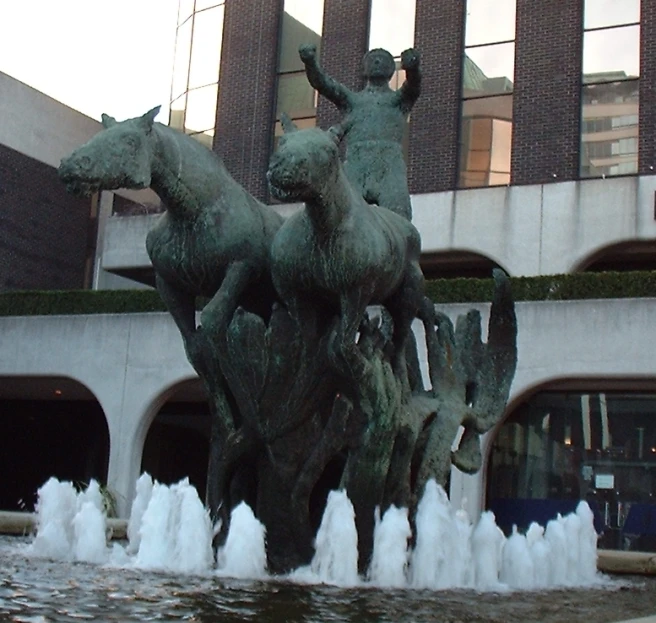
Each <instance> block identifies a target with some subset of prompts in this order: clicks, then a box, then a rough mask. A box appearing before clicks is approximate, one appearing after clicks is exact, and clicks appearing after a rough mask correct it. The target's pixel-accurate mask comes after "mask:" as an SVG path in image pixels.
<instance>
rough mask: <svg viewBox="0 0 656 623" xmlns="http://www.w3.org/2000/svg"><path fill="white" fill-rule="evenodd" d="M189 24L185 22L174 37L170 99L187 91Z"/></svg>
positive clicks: (189, 43)
mask: <svg viewBox="0 0 656 623" xmlns="http://www.w3.org/2000/svg"><path fill="white" fill-rule="evenodd" d="M191 23H192V20H188V21H186V22H185V23H184V24H182V26H180V27H179V28H178V32H177V34H176V37H175V57H174V59H173V80H172V82H171V99H174V98H176V97H178V96H179V95H181V94H182V93H184V92H185V91H186V90H187V79H188V77H189V54H190V52H191Z"/></svg>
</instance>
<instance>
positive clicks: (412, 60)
mask: <svg viewBox="0 0 656 623" xmlns="http://www.w3.org/2000/svg"><path fill="white" fill-rule="evenodd" d="M418 67H419V52H417V50H415V49H414V48H408V49H407V50H404V51H403V52H401V69H417V68H418Z"/></svg>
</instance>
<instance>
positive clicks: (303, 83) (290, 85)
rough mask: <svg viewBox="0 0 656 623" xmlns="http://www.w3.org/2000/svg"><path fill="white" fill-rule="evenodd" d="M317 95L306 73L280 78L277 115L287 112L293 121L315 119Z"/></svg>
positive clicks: (286, 75)
mask: <svg viewBox="0 0 656 623" xmlns="http://www.w3.org/2000/svg"><path fill="white" fill-rule="evenodd" d="M316 107H317V95H316V92H315V90H314V89H313V88H312V87H311V86H310V83H309V82H308V79H307V76H306V75H305V72H299V73H293V74H280V76H278V100H277V102H276V113H277V115H280V114H281V113H283V112H286V113H287V114H288V115H289V116H290V117H291V118H292V119H295V118H299V117H313V116H314V115H315V114H316Z"/></svg>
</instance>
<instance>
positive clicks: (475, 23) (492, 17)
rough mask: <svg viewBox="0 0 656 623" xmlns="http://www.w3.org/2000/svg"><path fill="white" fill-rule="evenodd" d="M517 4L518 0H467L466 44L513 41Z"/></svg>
mask: <svg viewBox="0 0 656 623" xmlns="http://www.w3.org/2000/svg"><path fill="white" fill-rule="evenodd" d="M515 5H516V0H467V18H466V22H465V45H466V46H470V45H481V44H483V43H497V42H499V41H512V40H513V39H514V38H515ZM511 75H512V74H511Z"/></svg>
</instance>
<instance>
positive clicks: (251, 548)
mask: <svg viewBox="0 0 656 623" xmlns="http://www.w3.org/2000/svg"><path fill="white" fill-rule="evenodd" d="M266 564H267V558H266V530H265V528H264V526H263V525H262V524H261V523H260V522H259V521H258V520H257V518H256V517H255V515H254V514H253V511H252V510H251V507H250V506H248V504H246V502H242V503H241V504H239V505H238V506H236V507H235V508H234V509H233V510H232V513H231V514H230V529H229V530H228V538H227V539H226V542H225V545H224V546H223V547H222V548H221V550H220V551H219V553H218V571H219V573H220V574H221V575H228V576H230V577H233V578H251V579H254V578H262V577H265V576H266Z"/></svg>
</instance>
